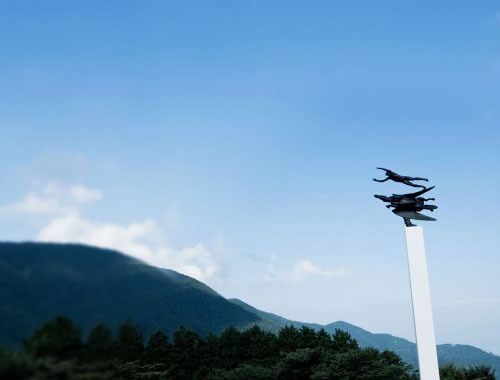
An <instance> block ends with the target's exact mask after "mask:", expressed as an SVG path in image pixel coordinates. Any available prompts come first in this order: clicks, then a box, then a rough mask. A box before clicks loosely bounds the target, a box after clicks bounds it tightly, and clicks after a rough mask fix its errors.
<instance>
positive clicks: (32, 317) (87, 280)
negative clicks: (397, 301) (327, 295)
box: [0, 243, 500, 373]
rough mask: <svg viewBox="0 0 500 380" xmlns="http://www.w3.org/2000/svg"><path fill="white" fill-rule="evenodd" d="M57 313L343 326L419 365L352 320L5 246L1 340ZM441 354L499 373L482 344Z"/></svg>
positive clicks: (120, 260)
mask: <svg viewBox="0 0 500 380" xmlns="http://www.w3.org/2000/svg"><path fill="white" fill-rule="evenodd" d="M58 314H61V315H65V316H68V317H69V318H71V319H72V320H73V321H75V322H76V324H77V325H78V326H79V327H80V328H81V329H82V330H83V333H84V334H85V333H86V332H87V331H88V330H89V329H90V328H91V327H93V326H94V325H96V324H97V323H100V322H102V323H105V324H107V325H109V326H110V327H116V326H117V325H118V324H120V323H121V322H123V321H124V320H125V319H127V318H129V319H130V320H132V321H133V322H134V323H136V324H137V325H138V326H139V328H140V329H141V331H142V332H143V333H144V334H145V335H149V334H150V333H152V332H153V331H155V330H156V329H158V328H161V329H163V330H164V331H166V332H167V333H169V334H171V333H172V331H173V330H175V329H177V328H178V327H179V326H180V325H184V326H186V327H187V328H189V329H191V330H194V331H196V332H198V333H199V334H201V335H205V334H207V333H208V332H209V331H211V332H213V333H215V334H218V333H220V332H222V331H223V330H224V329H225V328H226V327H228V326H235V327H238V328H241V329H243V328H247V327H250V326H252V325H254V324H257V325H259V326H260V327H261V328H263V329H264V330H266V331H271V332H275V333H276V332H278V331H279V330H280V329H281V328H282V327H283V326H286V325H293V326H296V327H298V328H300V327H301V326H303V325H305V326H307V327H310V328H313V329H315V330H319V329H321V328H324V329H325V330H326V331H327V332H329V333H332V332H334V331H335V329H337V328H338V329H341V330H345V331H347V332H349V333H350V334H351V335H352V336H353V337H354V338H355V339H356V340H357V341H358V343H359V344H360V346H362V347H366V346H372V347H375V348H378V349H381V350H383V349H390V350H393V351H395V352H396V353H398V354H399V355H400V356H401V357H402V358H403V360H405V361H406V362H408V363H410V364H413V365H415V366H416V364H417V353H416V347H415V344H414V343H411V342H409V341H407V340H405V339H402V338H398V337H395V336H392V335H389V334H373V333H371V332H369V331H366V330H363V329H362V328H359V327H357V326H354V325H351V324H349V323H346V322H334V323H331V324H328V325H325V326H322V325H319V324H314V323H303V322H298V321H291V320H288V319H286V318H283V317H280V316H278V315H276V314H272V313H267V312H264V311H261V310H258V309H256V308H254V307H252V306H250V305H248V304H246V303H244V302H243V301H240V300H238V299H231V300H227V299H225V298H224V297H222V296H221V295H219V294H218V293H216V292H215V291H214V290H212V289H211V288H209V287H208V286H206V285H205V284H203V283H201V282H199V281H197V280H195V279H193V278H190V277H188V276H184V275H182V274H179V273H177V272H175V271H172V270H168V269H158V268H155V267H151V266H148V265H146V264H144V263H142V262H140V261H138V260H135V259H133V258H131V257H128V256H125V255H123V254H120V253H118V252H115V251H111V250H105V249H99V248H94V247H88V246H84V245H76V244H45V243H44V244H41V243H0V345H7V346H16V345H19V344H20V343H21V342H22V339H24V338H26V337H27V336H29V335H31V333H32V332H33V330H34V329H35V328H38V327H40V326H41V325H42V324H43V323H44V322H45V321H46V320H48V319H50V318H52V317H54V316H55V315H58ZM438 355H439V360H440V363H443V364H444V363H448V362H455V363H457V364H459V365H465V366H468V365H478V364H488V365H490V366H492V367H493V368H494V369H496V372H497V373H500V357H498V356H495V355H492V354H489V353H486V352H484V351H482V350H480V349H478V348H476V347H472V346H465V345H450V344H445V345H439V346H438Z"/></svg>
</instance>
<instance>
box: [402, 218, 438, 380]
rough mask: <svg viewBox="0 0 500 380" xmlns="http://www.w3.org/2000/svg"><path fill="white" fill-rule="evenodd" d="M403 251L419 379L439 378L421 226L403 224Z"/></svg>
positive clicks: (433, 379)
mask: <svg viewBox="0 0 500 380" xmlns="http://www.w3.org/2000/svg"><path fill="white" fill-rule="evenodd" d="M406 251H407V253H408V269H409V272H410V286H411V297H412V302H413V318H414V321H415V335H416V338H417V350H418V367H419V371H420V379H421V380H439V367H438V360H437V351H436V338H435V335H434V323H433V320H432V305H431V293H430V290H429V276H428V274H427V260H426V258H425V246H424V232H423V229H422V227H420V226H415V227H406Z"/></svg>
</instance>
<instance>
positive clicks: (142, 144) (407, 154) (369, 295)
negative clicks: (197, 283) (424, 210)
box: [0, 0, 500, 354]
mask: <svg viewBox="0 0 500 380" xmlns="http://www.w3.org/2000/svg"><path fill="white" fill-rule="evenodd" d="M0 46H1V47H2V48H1V49H0V84H1V85H0V100H1V101H0V128H1V130H0V131H1V134H0V136H1V138H0V170H1V171H2V173H4V181H3V185H2V186H1V187H0V231H2V232H1V235H0V238H1V239H3V240H33V239H37V240H55V241H81V242H87V243H90V244H96V245H103V246H109V247H113V248H117V249H121V250H123V251H124V252H126V253H129V254H131V255H134V256H136V257H139V258H141V259H144V260H147V261H149V262H151V263H153V264H155V265H160V266H166V267H170V268H174V269H176V270H179V271H183V272H184V273H187V274H190V275H193V276H195V277H197V278H199V279H201V280H203V281H205V282H207V283H208V284H209V285H211V286H212V287H214V288H215V289H216V290H217V291H219V292H220V293H221V294H223V295H224V296H227V297H238V298H241V299H243V300H244V301H247V302H249V303H250V304H252V305H254V306H256V307H259V308H262V309H264V310H266V311H271V312H274V313H278V314H280V315H283V316H285V317H288V318H291V319H297V320H303V321H308V322H320V323H328V322H331V321H335V320H345V321H348V322H351V323H354V324H357V325H359V326H361V327H364V328H366V329H368V330H370V331H374V332H387V333H392V334H396V335H399V336H403V337H406V338H409V339H413V322H412V314H411V300H410V290H409V281H408V274H407V263H406V253H405V243H404V230H403V224H402V221H401V220H400V219H399V218H397V217H395V216H393V215H392V214H390V213H389V212H387V210H386V209H385V208H384V207H383V204H382V203H381V202H379V201H377V200H376V199H374V198H373V197H372V194H374V193H382V194H384V193H386V194H390V193H391V192H398V191H401V190H403V188H402V187H401V186H398V185H396V184H389V183H384V184H377V183H374V182H372V181H371V178H373V177H375V176H378V177H380V174H381V173H380V174H379V173H378V172H377V170H376V169H375V167H376V166H384V167H390V168H393V169H394V170H396V171H398V172H402V173H406V174H410V175H417V176H427V177H429V178H430V179H431V182H432V183H433V184H435V185H436V189H435V190H434V195H435V196H436V198H437V201H436V203H437V204H438V205H439V207H440V208H439V209H438V210H437V211H436V213H435V215H434V216H436V217H437V218H438V222H436V223H428V224H425V234H426V246H427V251H428V264H429V274H430V281H431V291H432V297H433V306H434V319H435V325H436V334H437V340H438V342H439V343H448V342H451V343H466V344H473V345H476V346H479V347H481V348H483V349H486V350H491V351H493V352H496V353H497V354H500V345H499V343H498V342H500V329H499V328H498V321H499V320H500V290H499V289H500V286H499V285H500V277H499V276H498V269H497V268H498V267H499V264H500V258H499V257H500V255H499V254H500V252H499V249H498V247H499V246H500V237H499V234H498V231H497V229H498V220H497V218H496V216H497V215H499V214H500V202H499V199H498V192H497V191H496V189H498V188H499V185H500V174H499V173H500V172H499V170H498V166H499V163H500V157H499V153H498V152H499V148H500V132H499V127H500V100H499V99H500V87H499V84H500V6H499V5H498V3H497V2H494V1H482V2H474V3H473V2H465V1H463V2H457V1H432V2H431V1H427V2H415V1H356V2H345V1H315V2H306V1H253V0H252V1H250V0H248V1H148V2H139V1H107V2H105V3H103V2H100V1H86V2H73V1H68V2H60V1H44V2H37V1H16V2H8V1H0Z"/></svg>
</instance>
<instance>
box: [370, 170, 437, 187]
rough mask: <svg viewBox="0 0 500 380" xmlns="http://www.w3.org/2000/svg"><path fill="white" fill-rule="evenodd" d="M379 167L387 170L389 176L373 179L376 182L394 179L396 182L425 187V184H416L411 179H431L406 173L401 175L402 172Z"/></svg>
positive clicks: (386, 173)
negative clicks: (406, 174) (410, 175)
mask: <svg viewBox="0 0 500 380" xmlns="http://www.w3.org/2000/svg"><path fill="white" fill-rule="evenodd" d="M377 169H379V170H383V171H385V175H386V176H387V177H386V178H384V179H376V178H373V180H374V181H376V182H385V181H388V180H392V181H394V182H401V183H404V184H405V185H408V186H413V187H421V188H423V189H425V186H422V185H417V184H414V183H412V182H411V181H426V182H428V181H429V180H428V179H427V178H421V177H408V176H405V175H400V174H398V173H394V172H393V171H392V170H389V169H386V168H377Z"/></svg>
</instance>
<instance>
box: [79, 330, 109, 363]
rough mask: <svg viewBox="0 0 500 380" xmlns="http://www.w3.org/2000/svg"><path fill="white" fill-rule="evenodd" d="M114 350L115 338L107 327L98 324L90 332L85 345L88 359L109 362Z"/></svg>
mask: <svg viewBox="0 0 500 380" xmlns="http://www.w3.org/2000/svg"><path fill="white" fill-rule="evenodd" d="M113 348H114V342H113V336H112V335H111V330H110V329H109V328H108V327H107V326H105V325H103V324H98V325H97V326H95V327H94V328H93V329H92V330H90V332H89V335H88V337H87V344H86V345H85V349H86V353H87V356H88V358H90V359H92V360H101V361H105V360H108V359H109V358H110V357H111V356H112V354H113Z"/></svg>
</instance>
